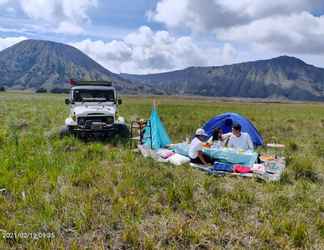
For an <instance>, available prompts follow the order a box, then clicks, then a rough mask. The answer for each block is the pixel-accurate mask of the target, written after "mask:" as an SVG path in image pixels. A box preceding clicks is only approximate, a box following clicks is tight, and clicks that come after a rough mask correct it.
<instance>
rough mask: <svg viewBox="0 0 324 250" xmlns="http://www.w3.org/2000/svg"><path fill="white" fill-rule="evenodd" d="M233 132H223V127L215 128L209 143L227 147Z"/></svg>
mask: <svg viewBox="0 0 324 250" xmlns="http://www.w3.org/2000/svg"><path fill="white" fill-rule="evenodd" d="M231 135H232V133H227V134H223V130H222V129H221V128H215V129H214V131H213V135H212V137H210V138H209V140H208V144H209V145H211V146H214V147H225V146H226V145H227V142H228V139H229V138H230V136H231Z"/></svg>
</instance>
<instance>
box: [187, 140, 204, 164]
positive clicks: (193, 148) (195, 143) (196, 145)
mask: <svg viewBox="0 0 324 250" xmlns="http://www.w3.org/2000/svg"><path fill="white" fill-rule="evenodd" d="M202 149H203V143H202V141H200V140H199V139H198V138H197V137H195V138H194V139H193V140H192V141H191V143H190V146H189V157H190V158H191V159H196V158H197V157H198V152H199V151H202Z"/></svg>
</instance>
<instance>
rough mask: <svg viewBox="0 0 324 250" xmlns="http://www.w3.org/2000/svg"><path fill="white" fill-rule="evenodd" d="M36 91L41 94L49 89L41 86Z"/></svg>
mask: <svg viewBox="0 0 324 250" xmlns="http://www.w3.org/2000/svg"><path fill="white" fill-rule="evenodd" d="M35 93H37V94H40V93H47V89H44V88H39V89H37V90H36V91H35Z"/></svg>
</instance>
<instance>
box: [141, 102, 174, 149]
mask: <svg viewBox="0 0 324 250" xmlns="http://www.w3.org/2000/svg"><path fill="white" fill-rule="evenodd" d="M143 143H144V145H145V146H147V147H150V148H152V149H159V148H164V147H165V146H166V145H168V144H171V140H170V137H169V135H168V133H167V131H166V129H165V127H164V125H163V123H162V122H161V120H160V117H159V115H158V113H157V110H156V108H155V106H154V107H153V109H152V113H151V117H150V120H149V121H148V124H147V126H146V127H145V131H144V136H143Z"/></svg>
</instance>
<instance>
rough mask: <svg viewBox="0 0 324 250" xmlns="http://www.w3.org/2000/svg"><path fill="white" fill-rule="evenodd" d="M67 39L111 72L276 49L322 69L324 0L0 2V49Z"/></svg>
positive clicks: (242, 57)
mask: <svg viewBox="0 0 324 250" xmlns="http://www.w3.org/2000/svg"><path fill="white" fill-rule="evenodd" d="M24 39H44V40H52V41H57V42H64V43H68V44H71V45H73V46H75V47H77V48H79V49H80V50H82V51H83V52H85V53H86V54H88V55H89V56H90V57H92V58H93V59H95V60H97V61H98V62H99V63H101V64H102V65H103V66H105V67H106V68H107V69H109V70H111V71H114V72H117V73H118V72H127V73H155V72H162V71H169V70H175V69H181V68H185V67H189V66H207V65H224V64H230V63H237V62H243V61H249V60H256V59H266V58H272V57H276V56H279V55H283V54H285V55H290V56H296V57H299V58H301V59H303V60H305V61H306V62H307V63H310V64H314V65H317V66H321V67H324V1H323V0H275V1H264V0H136V1H129V0H0V50H2V49H5V48H7V47H9V46H11V45H13V44H14V43H16V42H19V41H21V40H24Z"/></svg>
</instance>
